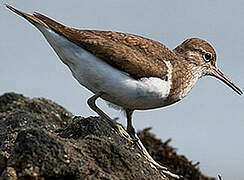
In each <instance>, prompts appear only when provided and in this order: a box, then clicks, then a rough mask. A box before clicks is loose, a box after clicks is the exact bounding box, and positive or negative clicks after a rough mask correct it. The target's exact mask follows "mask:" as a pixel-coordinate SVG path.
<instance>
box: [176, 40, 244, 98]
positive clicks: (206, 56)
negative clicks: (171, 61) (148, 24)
mask: <svg viewBox="0 0 244 180" xmlns="http://www.w3.org/2000/svg"><path fill="white" fill-rule="evenodd" d="M174 52H175V53H177V54H179V55H181V56H182V57H184V59H186V60H187V61H189V62H190V64H192V65H194V67H196V68H195V69H197V71H199V73H200V76H206V75H210V76H214V77H216V78H218V79H219V80H221V81H222V82H224V83H225V84H226V85H228V86H229V87H230V88H232V89H233V90H234V91H235V92H237V93H238V94H239V95H242V90H241V89H240V88H238V87H237V86H236V85H235V84H234V83H233V82H231V80H230V79H229V78H227V77H226V76H225V75H224V74H223V73H222V72H221V71H220V70H219V69H218V67H217V64H216V52H215V50H214V49H213V47H212V46H211V45H210V44H209V43H208V42H206V41H204V40H202V39H198V38H191V39H187V40H186V41H184V42H183V43H182V44H180V45H179V46H177V47H176V48H175V49H174Z"/></svg>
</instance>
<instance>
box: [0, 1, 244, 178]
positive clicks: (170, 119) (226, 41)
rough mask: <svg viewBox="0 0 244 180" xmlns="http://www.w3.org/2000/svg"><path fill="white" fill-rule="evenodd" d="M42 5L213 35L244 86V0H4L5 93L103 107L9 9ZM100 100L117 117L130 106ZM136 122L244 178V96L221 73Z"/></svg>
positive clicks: (209, 169)
mask: <svg viewBox="0 0 244 180" xmlns="http://www.w3.org/2000/svg"><path fill="white" fill-rule="evenodd" d="M4 3H8V4H10V5H13V6H15V7H17V8H19V9H21V10H24V11H25V12H30V13H32V12H33V11H37V12H41V13H43V14H45V15H47V16H49V17H51V18H54V19H55V20H57V21H59V22H61V23H64V24H66V25H68V26H72V27H76V28H80V29H99V30H113V31H121V32H127V33H133V34H137V35H141V36H145V37H148V38H151V39H153V40H157V41H160V42H162V43H163V44H165V45H166V46H168V47H169V48H171V49H173V48H174V47H176V46H177V45H178V44H180V43H181V42H182V41H184V40H185V39H187V38H190V37H199V38H202V39H205V40H207V41H208V42H210V43H211V44H212V45H213V46H214V47H215V49H216V51H217V54H218V59H217V62H218V66H219V67H220V69H222V71H223V72H224V73H225V74H226V75H227V76H229V77H230V78H231V79H232V80H233V81H234V82H235V83H236V84H237V85H238V86H239V87H240V88H242V89H244V70H243V67H244V60H243V59H244V21H243V19H244V11H243V7H244V1H242V0H236V1H221V0H215V1H211V0H205V1H194V0H189V1H176V0H175V1H161V0H154V1H147V0H140V1H135V0H134V1H133V0H123V1H122V0H106V1H105V0H100V1H98V0H82V1H75V0H70V1H59V0H52V1H48V0H35V1H33V0H18V1H11V0H4V1H2V2H1V6H0V27H1V28H0V94H1V95H2V94H3V93H6V92H17V93H21V94H24V95H25V96H28V97H45V98H49V99H51V100H53V101H55V102H57V103H59V104H61V105H62V106H64V107H65V108H66V109H67V110H69V111H71V112H72V113H73V114H75V115H81V116H90V115H96V114H95V113H94V112H92V111H91V110H90V109H89V108H88V106H87V104H86V100H87V99H88V98H89V97H90V96H91V95H92V94H91V93H90V92H89V91H88V90H86V89H85V88H84V87H82V86H80V85H79V84H78V83H77V82H76V80H75V79H74V78H73V77H72V75H71V73H70V71H69V70H68V68H67V67H66V66H65V65H64V64H62V63H61V61H60V60H59V59H58V58H57V56H56V54H55V53H54V51H53V50H52V49H51V48H50V46H49V45H48V43H47V42H46V40H45V39H44V38H43V37H42V35H41V33H40V32H38V31H37V29H35V28H34V27H33V26H32V25H30V24H29V23H27V22H26V21H24V20H23V19H21V18H20V17H17V16H16V15H15V14H13V13H12V12H10V11H8V10H7V9H6V8H5V7H4V6H3V4H4ZM99 106H100V107H101V108H102V109H103V110H104V111H106V112H107V113H108V114H109V115H110V116H111V117H119V118H120V119H119V122H121V123H122V124H124V125H126V122H125V117H124V116H123V114H122V113H120V112H118V111H116V110H113V109H111V108H108V107H107V105H106V104H105V103H104V102H103V101H102V100H100V101H99ZM134 126H135V127H136V128H137V130H140V129H141V130H142V129H144V128H146V127H149V126H151V127H152V128H153V129H152V132H153V133H155V134H156V135H157V137H158V138H161V139H162V140H163V141H165V140H167V139H168V138H172V142H171V145H173V146H175V147H177V149H178V150H177V152H178V153H179V154H184V155H186V157H187V158H188V159H189V160H192V161H193V162H194V163H195V162H197V161H199V162H200V169H201V170H202V171H203V173H205V174H206V175H208V176H214V177H216V176H217V174H221V175H222V177H223V178H224V179H231V180H239V179H244V171H243V162H244V140H243V138H244V101H243V96H238V95H237V94H236V93H235V92H234V91H232V90H231V89H230V88H228V87H227V86H226V85H224V84H223V83H221V82H220V81H218V80H216V79H214V78H211V77H205V78H202V79H201V80H200V81H199V82H198V84H197V85H196V86H195V87H194V88H193V90H192V91H191V93H190V94H189V95H188V96H187V97H186V98H185V99H183V100H182V101H180V102H179V103H177V104H174V105H171V106H169V107H166V108H161V109H156V110H148V111H136V112H135V113H134Z"/></svg>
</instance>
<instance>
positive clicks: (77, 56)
mask: <svg viewBox="0 0 244 180" xmlns="http://www.w3.org/2000/svg"><path fill="white" fill-rule="evenodd" d="M5 6H6V7H7V8H8V9H10V10H11V11H13V12H15V13H17V14H18V15H20V16H22V17H23V18H25V19H26V20H27V21H29V22H30V23H31V24H33V25H34V26H35V27H36V28H37V29H38V30H39V31H40V32H41V33H42V34H43V35H44V37H45V39H46V40H47V42H48V43H49V44H50V45H51V47H52V48H53V50H54V51H55V52H56V54H57V55H58V57H59V58H60V60H61V61H62V62H63V63H64V64H65V65H67V66H68V68H69V69H70V71H71V73H72V75H73V76H74V78H75V79H76V80H77V81H78V82H79V83H80V84H81V85H82V86H84V87H86V88H87V89H88V90H90V91H91V92H93V93H94V95H93V96H92V97H90V98H89V99H88V100H87V103H88V105H89V107H90V108H91V109H92V110H94V111H95V112H96V113H97V114H98V115H99V116H100V117H102V118H105V119H107V120H109V122H110V123H111V125H112V127H113V128H115V129H116V123H115V122H114V120H113V119H111V118H110V117H109V116H108V115H107V114H106V113H104V112H103V111H102V110H101V109H100V108H99V107H98V106H97V105H96V100H97V99H98V98H102V99H103V100H105V101H106V102H108V103H110V104H112V105H115V106H118V107H120V108H121V109H123V110H124V111H125V114H126V118H127V128H126V131H127V132H128V134H129V136H130V137H131V138H132V139H133V140H134V141H135V143H136V144H137V145H138V147H139V148H140V149H141V150H142V152H143V153H144V154H145V155H146V157H147V158H148V159H149V160H150V161H151V162H152V163H153V164H154V165H155V166H156V167H157V168H158V169H162V170H163V172H164V173H166V174H167V173H168V174H169V175H171V176H172V177H174V178H177V179H179V178H180V176H177V175H175V174H173V173H170V172H169V171H168V169H167V168H166V167H163V166H161V165H160V164H158V163H157V162H156V161H154V160H153V158H152V157H151V156H150V155H149V153H148V152H147V151H146V149H145V147H144V146H143V144H142V143H141V141H140V139H139V138H138V136H137V134H136V131H135V128H134V126H133V124H132V114H133V112H134V111H135V110H148V109H155V108H160V107H165V106H168V105H171V104H174V103H176V102H178V101H180V100H182V99H183V98H184V97H185V96H186V95H187V94H188V93H189V92H190V90H191V89H192V87H193V86H194V85H195V84H196V83H197V81H198V80H199V79H200V78H202V77H204V76H213V77H215V78H217V79H219V80H221V81H222V82H224V83H225V84H226V85H227V86H229V87H230V88H232V89H233V90H234V91H235V92H236V93H238V94H239V95H242V94H243V92H242V90H241V89H240V88H238V87H237V86H236V85H235V84H234V83H233V82H232V81H231V80H229V79H228V78H227V77H226V76H225V75H224V74H223V73H222V72H221V70H220V69H219V68H218V67H217V64H216V52H215V50H214V48H213V47H212V46H211V45H210V44H209V43H208V42H207V41H205V40H202V39H199V38H189V39H187V40H185V41H184V42H182V43H181V44H180V45H178V46H177V47H176V48H175V49H173V50H170V49H169V48H167V47H166V46H165V45H164V44H162V43H160V42H158V41H154V40H151V39H148V38H145V37H142V36H138V35H133V34H128V33H122V32H114V31H101V30H86V29H82V30H80V29H75V28H71V27H68V26H65V25H63V24H60V23H58V22H56V21H55V20H53V19H51V18H49V17H47V16H45V15H42V14H40V13H37V12H34V13H33V14H32V15H31V14H27V13H24V12H22V11H20V10H17V9H16V8H14V7H12V6H10V5H8V4H5Z"/></svg>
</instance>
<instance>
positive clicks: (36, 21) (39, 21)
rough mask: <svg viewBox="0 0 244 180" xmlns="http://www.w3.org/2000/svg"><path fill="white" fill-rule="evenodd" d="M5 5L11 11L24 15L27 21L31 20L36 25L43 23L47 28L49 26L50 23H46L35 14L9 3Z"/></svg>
mask: <svg viewBox="0 0 244 180" xmlns="http://www.w3.org/2000/svg"><path fill="white" fill-rule="evenodd" d="M5 6H6V7H7V8H8V9H10V10H11V11H13V12H14V13H16V14H18V15H20V16H22V17H23V18H25V19H26V20H27V21H29V22H30V23H31V24H33V25H34V26H36V25H42V26H45V27H46V28H49V27H48V25H47V24H46V23H44V22H43V21H42V20H41V19H39V18H37V17H35V16H34V15H30V14H27V13H24V12H22V11H20V10H18V9H16V8H14V7H12V6H10V5H8V4H5Z"/></svg>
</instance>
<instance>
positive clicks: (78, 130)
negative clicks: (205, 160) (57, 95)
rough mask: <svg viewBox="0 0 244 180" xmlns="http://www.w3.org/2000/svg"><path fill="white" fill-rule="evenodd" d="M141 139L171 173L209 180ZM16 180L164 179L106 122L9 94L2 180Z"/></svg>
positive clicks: (1, 126)
mask: <svg viewBox="0 0 244 180" xmlns="http://www.w3.org/2000/svg"><path fill="white" fill-rule="evenodd" d="M120 128H121V132H123V131H124V130H123V128H122V127H121V126H120ZM139 136H140V137H141V139H142V142H143V143H145V146H146V147H147V148H148V150H149V152H150V153H151V154H152V155H153V157H154V158H155V159H156V160H157V161H158V162H160V163H161V164H163V165H167V166H168V167H169V168H170V169H172V171H173V172H175V173H177V174H181V175H183V176H184V177H185V179H194V180H198V179H199V180H200V179H201V180H202V179H203V180H205V179H210V178H206V177H204V176H203V175H201V173H200V172H199V170H198V169H197V168H196V167H195V166H194V165H192V164H191V162H188V161H187V159H186V158H184V157H183V156H178V155H177V154H176V152H175V149H174V148H172V147H170V146H168V143H167V142H166V143H162V142H161V141H160V140H157V139H156V138H155V137H154V136H153V135H152V134H151V133H149V132H148V130H144V131H142V132H140V133H139ZM17 178H18V179H24V180H27V179H33V180H37V179H42V180H55V179H58V180H59V179H61V180H62V179H103V180H117V179H126V180H127V179H145V180H146V179H148V180H149V179H150V180H151V179H163V178H162V176H161V174H160V172H158V171H157V170H156V169H155V168H153V167H152V166H151V165H150V163H149V162H148V161H147V160H146V159H144V158H143V156H141V155H140V151H139V150H138V149H137V147H135V146H134V143H133V142H132V141H130V140H129V139H128V138H127V137H126V133H125V134H124V135H123V133H122V134H121V133H118V131H115V130H114V129H113V128H111V126H110V124H109V123H108V122H107V121H106V120H104V119H101V118H98V117H89V118H82V117H74V116H73V115H72V114H71V113H70V112H68V111H67V110H65V109H64V108H63V107H61V106H59V105H57V104H56V103H54V102H52V101H50V100H46V99H43V98H34V99H29V98H26V97H24V96H22V95H19V94H15V93H7V94H4V95H3V96H0V179H6V180H7V179H9V180H15V179H17ZM164 179H166V178H164Z"/></svg>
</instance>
